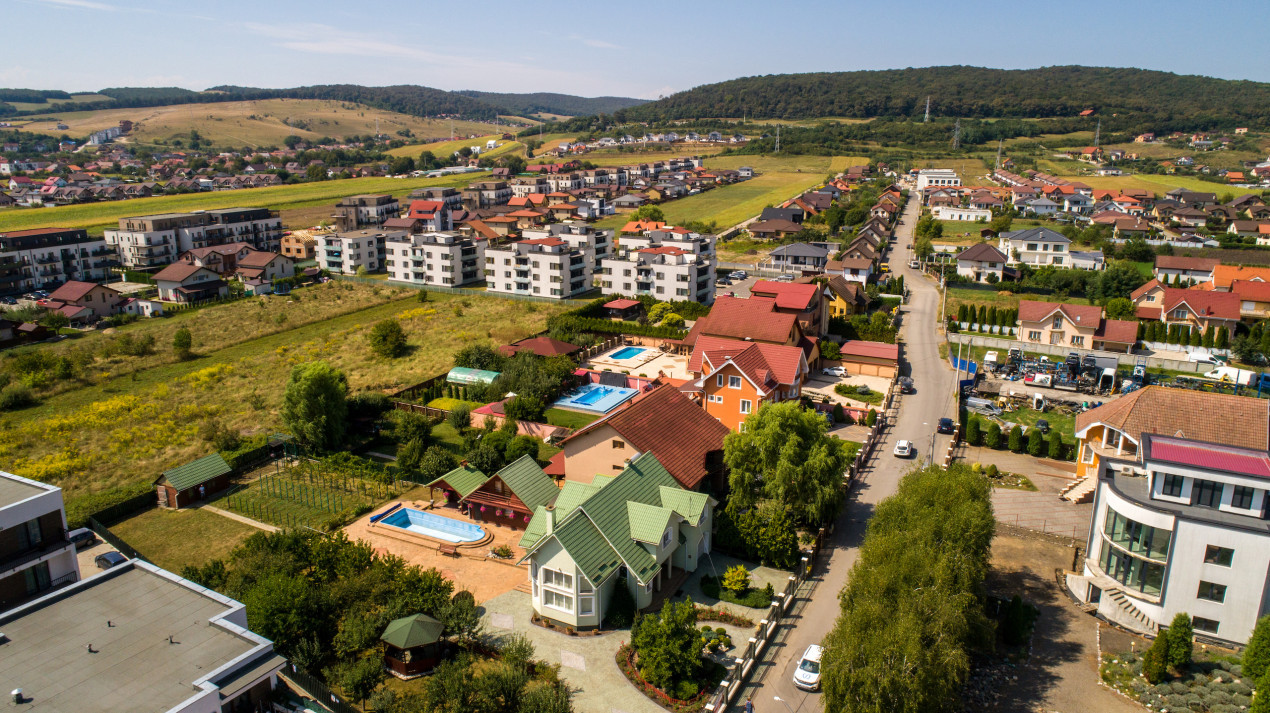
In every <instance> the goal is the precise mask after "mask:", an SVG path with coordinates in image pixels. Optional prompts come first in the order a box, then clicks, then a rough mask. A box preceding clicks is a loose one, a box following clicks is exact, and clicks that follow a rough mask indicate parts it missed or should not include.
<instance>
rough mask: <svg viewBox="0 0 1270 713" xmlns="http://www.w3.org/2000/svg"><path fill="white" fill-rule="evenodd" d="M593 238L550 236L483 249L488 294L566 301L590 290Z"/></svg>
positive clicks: (593, 265) (593, 253)
mask: <svg viewBox="0 0 1270 713" xmlns="http://www.w3.org/2000/svg"><path fill="white" fill-rule="evenodd" d="M592 237H594V236H587V235H574V236H566V235H558V236H557V235H553V236H550V237H543V238H529V239H527V240H518V241H516V242H511V243H504V244H502V245H499V246H497V247H495V246H490V247H488V248H486V249H485V282H486V289H487V290H488V291H490V292H501V293H504V294H513V295H533V296H537V297H554V298H556V299H568V298H571V297H574V296H576V295H580V294H582V293H583V292H586V291H587V290H589V289H591V275H592V274H593V272H594V271H595V246H594V244H593V243H592V242H591V239H590V238H592Z"/></svg>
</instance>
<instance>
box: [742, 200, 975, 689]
mask: <svg viewBox="0 0 1270 713" xmlns="http://www.w3.org/2000/svg"><path fill="white" fill-rule="evenodd" d="M918 203H919V201H917V200H911V201H910V202H909V204H908V207H907V208H906V209H905V210H904V215H903V221H904V224H903V225H901V226H899V228H898V230H897V240H896V242H895V244H894V246H893V249H892V253H893V254H892V256H891V257H890V259H889V262H890V264H891V268H892V270H894V271H896V272H898V273H899V274H901V275H904V283H905V285H906V286H907V287H908V288H909V290H910V291H911V293H912V294H911V298H910V300H909V303H908V304H907V305H905V307H904V309H903V318H902V323H901V337H902V339H903V341H904V348H903V349H902V350H901V373H902V374H903V375H906V376H910V377H912V379H913V386H914V390H915V393H912V394H906V395H904V396H902V397H901V398H900V401H899V415H898V418H897V419H896V420H895V422H894V423H893V424H892V425H891V426H890V427H889V428H888V429H887V430H886V431H884V441H883V442H882V443H880V444H879V445H878V447H877V450H876V451H875V455H874V456H873V458H872V459H871V460H870V462H869V464H868V465H867V466H866V467H865V468H864V470H863V472H862V474H861V478H860V481H859V482H857V484H856V486H855V487H854V488H853V490H852V493H851V495H850V497H849V498H848V501H847V503H846V504H845V506H844V507H843V509H842V512H841V513H840V514H839V516H838V520H837V524H836V527H835V529H834V536H833V538H832V539H833V545H832V550H831V551H830V556H829V558H828V559H827V560H825V559H824V558H823V557H822V563H821V564H820V565H819V566H818V567H817V569H816V571H815V573H814V574H813V579H814V580H816V585H815V589H814V590H813V591H812V593H811V596H810V597H809V598H806V599H799V600H798V601H796V602H795V604H794V612H795V616H794V618H793V620H792V621H793V623H794V625H793V627H792V628H791V629H789V630H788V633H787V634H786V635H785V636H784V637H782V639H778V640H777V641H776V642H774V643H773V644H772V647H773V648H772V650H773V651H774V652H775V653H776V655H775V657H774V659H773V661H772V663H771V665H770V666H767V667H764V669H762V670H761V671H760V673H759V675H760V676H761V677H762V680H761V683H760V684H759V685H758V686H757V687H751V688H750V689H747V692H748V693H750V694H752V696H753V702H754V710H755V711H757V712H758V713H767V712H768V711H772V712H773V713H785V711H786V706H785V705H782V703H785V704H788V708H789V710H792V711H794V712H795V713H804V712H807V711H819V710H821V709H822V708H823V706H822V705H821V701H820V694H819V693H807V692H804V691H801V690H799V689H797V688H795V687H794V684H793V682H792V679H793V675H794V670H795V668H796V667H797V666H798V661H799V659H800V658H801V657H802V654H803V652H804V651H806V649H807V647H808V646H809V645H811V644H818V643H820V641H821V640H822V639H823V638H824V636H825V634H827V633H828V632H829V629H830V628H831V627H832V626H833V622H834V620H835V619H837V617H838V613H839V607H838V592H839V591H841V590H842V587H843V586H844V585H845V584H846V582H847V575H848V573H849V570H850V569H851V566H852V565H853V564H854V563H855V560H856V556H857V553H858V551H859V545H860V542H861V541H862V540H863V538H864V531H865V526H866V524H867V522H868V519H869V517H870V516H871V515H872V513H873V509H874V506H876V504H877V503H878V502H880V501H881V500H883V499H884V498H886V497H888V496H890V495H892V494H894V493H895V490H896V488H897V486H898V484H899V481H900V478H901V477H902V476H903V474H904V473H905V472H907V471H908V470H909V469H911V468H913V467H915V466H916V465H917V464H919V463H920V462H921V461H922V460H923V459H925V458H927V457H929V455H930V453H931V451H932V444H933V450H934V453H935V460H936V461H937V462H942V459H943V454H944V452H945V450H946V449H947V446H948V436H942V435H937V434H936V433H935V424H936V422H937V421H938V420H939V419H940V418H941V417H943V416H950V417H955V416H956V401H955V394H954V375H953V372H952V369H951V367H949V366H948V365H947V362H944V361H941V360H940V358H939V350H938V346H937V345H938V342H939V339H938V335H937V334H936V332H935V324H936V321H937V319H938V313H939V290H938V289H937V287H936V286H935V285H934V283H932V282H930V280H929V279H928V278H926V277H924V276H922V274H921V273H920V272H918V271H916V270H910V269H909V268H908V254H909V253H908V246H909V245H910V244H911V243H912V239H913V238H912V231H913V226H915V225H916V224H917V217H918ZM900 439H904V440H910V441H913V442H914V443H915V444H916V446H917V451H918V455H917V457H916V458H914V459H908V460H902V459H899V458H896V457H895V456H893V455H891V449H892V448H893V447H894V446H895V441H897V440H900ZM756 678H757V677H756ZM776 696H779V697H780V698H781V701H775V700H773V698H774V697H776ZM741 702H742V701H738V705H739V704H740V703H741Z"/></svg>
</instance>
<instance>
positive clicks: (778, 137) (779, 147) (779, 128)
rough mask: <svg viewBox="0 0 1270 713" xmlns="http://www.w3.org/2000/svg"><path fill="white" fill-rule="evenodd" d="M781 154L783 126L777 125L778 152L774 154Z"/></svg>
mask: <svg viewBox="0 0 1270 713" xmlns="http://www.w3.org/2000/svg"><path fill="white" fill-rule="evenodd" d="M780 152H781V125H780V124H777V125H776V150H775V151H774V152H773V153H780Z"/></svg>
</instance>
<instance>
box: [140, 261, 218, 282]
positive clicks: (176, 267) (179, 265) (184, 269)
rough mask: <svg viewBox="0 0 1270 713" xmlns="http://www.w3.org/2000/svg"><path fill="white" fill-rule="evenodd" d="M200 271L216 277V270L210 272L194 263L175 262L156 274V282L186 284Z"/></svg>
mask: <svg viewBox="0 0 1270 713" xmlns="http://www.w3.org/2000/svg"><path fill="white" fill-rule="evenodd" d="M199 270H207V271H208V272H209V273H211V274H212V275H216V271H215V270H210V269H208V268H206V267H203V266H201V265H195V264H194V263H192V262H174V263H172V264H171V265H168V266H167V267H165V268H163V269H162V270H159V271H158V272H156V273H154V279H155V281H156V282H157V281H159V280H163V281H165V282H184V281H185V280H186V279H188V278H189V277H190V276H192V275H194V274H195V273H197V272H198V271H199ZM218 277H219V276H218Z"/></svg>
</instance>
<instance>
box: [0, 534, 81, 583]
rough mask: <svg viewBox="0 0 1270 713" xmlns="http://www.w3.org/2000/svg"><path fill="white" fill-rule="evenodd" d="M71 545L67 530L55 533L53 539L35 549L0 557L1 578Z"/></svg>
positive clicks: (43, 542) (46, 540) (50, 538)
mask: <svg viewBox="0 0 1270 713" xmlns="http://www.w3.org/2000/svg"><path fill="white" fill-rule="evenodd" d="M70 544H71V541H70V540H69V539H67V538H66V530H60V531H58V532H56V533H54V535H53V536H52V537H49V538H48V539H45V540H43V541H42V542H40V544H38V545H36V546H35V547H32V548H29V549H25V550H21V551H19V552H10V553H7V554H5V555H0V577H4V576H6V575H8V574H10V573H12V572H15V571H17V570H18V569H21V568H22V567H23V566H25V565H27V564H30V563H31V562H34V561H36V560H38V559H40V558H41V557H44V556H46V555H49V554H52V553H54V552H56V551H58V550H61V549H64V548H65V547H67V546H68V545H70Z"/></svg>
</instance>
